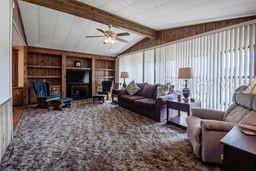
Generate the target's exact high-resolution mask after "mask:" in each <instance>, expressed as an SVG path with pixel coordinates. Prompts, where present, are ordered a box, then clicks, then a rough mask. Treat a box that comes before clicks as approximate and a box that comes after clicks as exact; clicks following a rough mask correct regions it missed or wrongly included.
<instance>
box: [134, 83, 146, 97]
mask: <svg viewBox="0 0 256 171" xmlns="http://www.w3.org/2000/svg"><path fill="white" fill-rule="evenodd" d="M136 84H137V86H138V87H139V88H140V91H138V92H137V93H136V94H135V95H137V96H142V93H143V89H144V87H145V85H146V84H147V83H136Z"/></svg>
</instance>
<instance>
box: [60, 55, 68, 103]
mask: <svg viewBox="0 0 256 171" xmlns="http://www.w3.org/2000/svg"><path fill="white" fill-rule="evenodd" d="M61 61H62V67H61V95H62V98H65V97H66V96H67V63H66V61H67V56H66V55H62V60H61Z"/></svg>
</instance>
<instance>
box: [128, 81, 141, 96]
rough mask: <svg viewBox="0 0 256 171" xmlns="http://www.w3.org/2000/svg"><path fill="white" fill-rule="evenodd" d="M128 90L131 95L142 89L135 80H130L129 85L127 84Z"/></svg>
mask: <svg viewBox="0 0 256 171" xmlns="http://www.w3.org/2000/svg"><path fill="white" fill-rule="evenodd" d="M125 89H126V91H127V92H128V94H129V95H134V94H135V93H137V92H138V91H140V88H139V86H138V85H137V84H135V82H134V81H132V82H130V83H129V84H128V85H127V86H126V88H125Z"/></svg>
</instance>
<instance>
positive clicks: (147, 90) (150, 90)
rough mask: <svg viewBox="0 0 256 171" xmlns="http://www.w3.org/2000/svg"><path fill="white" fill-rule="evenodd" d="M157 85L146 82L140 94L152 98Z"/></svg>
mask: <svg viewBox="0 0 256 171" xmlns="http://www.w3.org/2000/svg"><path fill="white" fill-rule="evenodd" d="M156 87H157V85H152V84H146V85H145V86H144V89H143V92H142V96H143V97H146V98H154V95H155V91H156Z"/></svg>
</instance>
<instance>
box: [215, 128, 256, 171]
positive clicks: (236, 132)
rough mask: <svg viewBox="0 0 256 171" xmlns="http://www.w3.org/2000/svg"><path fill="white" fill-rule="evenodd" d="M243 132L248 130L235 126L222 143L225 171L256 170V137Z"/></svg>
mask: <svg viewBox="0 0 256 171" xmlns="http://www.w3.org/2000/svg"><path fill="white" fill-rule="evenodd" d="M241 130H248V129H245V128H241V127H239V126H234V127H233V128H232V129H231V130H230V131H229V132H228V133H227V134H226V135H225V136H224V137H223V138H222V139H221V141H220V143H221V144H223V145H224V149H223V170H224V171H240V170H246V171H255V170H256V136H248V135H245V134H243V133H242V132H241ZM255 132H256V131H255Z"/></svg>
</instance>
